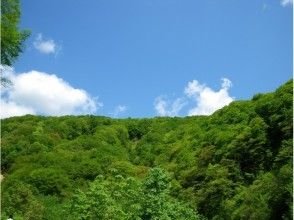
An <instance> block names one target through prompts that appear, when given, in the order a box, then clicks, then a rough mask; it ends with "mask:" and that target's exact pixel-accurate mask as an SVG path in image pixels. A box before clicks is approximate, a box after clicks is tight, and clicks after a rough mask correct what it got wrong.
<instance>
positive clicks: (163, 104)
mask: <svg viewBox="0 0 294 220" xmlns="http://www.w3.org/2000/svg"><path fill="white" fill-rule="evenodd" d="M185 104H186V103H185V101H184V100H183V99H182V98H177V99H176V100H174V101H169V100H167V99H166V98H164V97H162V96H160V97H157V98H156V99H155V102H154V108H155V111H156V112H157V114H158V115H159V116H176V115H178V114H179V112H180V111H181V109H182V108H183V107H184V106H185Z"/></svg>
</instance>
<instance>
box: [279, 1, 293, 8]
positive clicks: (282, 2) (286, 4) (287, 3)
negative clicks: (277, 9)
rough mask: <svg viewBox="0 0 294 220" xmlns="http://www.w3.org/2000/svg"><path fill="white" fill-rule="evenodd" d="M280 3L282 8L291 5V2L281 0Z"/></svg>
mask: <svg viewBox="0 0 294 220" xmlns="http://www.w3.org/2000/svg"><path fill="white" fill-rule="evenodd" d="M280 3H281V5H282V6H283V7H286V6H288V5H292V4H293V0H281V1H280Z"/></svg>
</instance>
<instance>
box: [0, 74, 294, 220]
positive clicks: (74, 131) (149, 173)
mask: <svg viewBox="0 0 294 220" xmlns="http://www.w3.org/2000/svg"><path fill="white" fill-rule="evenodd" d="M292 84H293V82H292V80H290V81H288V82H287V83H285V84H284V85H282V86H281V87H279V88H278V89H277V90H276V91H275V92H273V93H267V94H257V95H255V96H254V97H253V98H252V99H251V100H249V101H234V102H232V103H231V104H230V105H229V106H226V107H224V108H222V109H220V110H218V111H216V112H215V113H214V114H212V115H211V116H193V117H173V118H169V117H155V118H148V119H147V118H146V119H144V118H143V119H132V118H127V119H112V118H108V117H101V116H92V115H86V116H63V117H45V116H32V115H26V116H22V117H12V118H8V119H4V120H1V126H2V129H1V136H2V140H1V144H2V149H1V150H2V152H1V155H2V160H1V168H2V175H3V176H2V184H1V205H2V210H1V211H2V219H7V218H9V217H11V218H13V219H15V220H17V219H31V220H33V219H54V220H57V219H134V220H135V219H143V220H147V219H152V220H155V219H158V220H167V219H183V220H184V219H195V220H196V219H214V220H216V219H244V220H249V219H256V220H262V219H275V220H278V219H292V214H293V209H292V205H293V204H292V160H293V158H292V155H293V154H292V146H293V139H292V137H293V133H292V132H293V130H292V129H293V118H292V117H293V86H292Z"/></svg>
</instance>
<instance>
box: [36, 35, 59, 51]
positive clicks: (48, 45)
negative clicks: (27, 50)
mask: <svg viewBox="0 0 294 220" xmlns="http://www.w3.org/2000/svg"><path fill="white" fill-rule="evenodd" d="M34 46H35V48H36V49H37V50H38V51H39V52H40V53H44V54H50V53H57V51H58V49H59V47H58V46H57V44H56V43H55V42H54V40H52V39H49V40H44V39H43V35H42V34H38V35H37V38H36V40H35V42H34Z"/></svg>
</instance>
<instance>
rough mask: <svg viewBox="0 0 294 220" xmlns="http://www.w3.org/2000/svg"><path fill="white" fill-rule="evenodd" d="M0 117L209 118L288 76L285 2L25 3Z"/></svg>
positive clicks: (289, 8)
mask: <svg viewBox="0 0 294 220" xmlns="http://www.w3.org/2000/svg"><path fill="white" fill-rule="evenodd" d="M21 6H22V17H21V24H20V27H21V28H27V29H30V30H31V36H30V37H29V39H28V40H27V41H26V43H25V45H26V48H25V51H24V53H23V54H21V55H20V56H19V58H18V60H17V62H16V63H15V64H14V66H13V68H8V67H1V68H2V69H3V70H4V72H5V75H6V76H7V77H9V78H10V79H11V81H12V83H13V85H12V86H11V87H10V88H5V89H2V91H1V98H2V99H1V117H2V118H5V117H11V116H15V115H24V114H37V115H57V116H58V115H68V114H74V115H78V114H94V115H105V116H110V117H118V118H124V117H154V116H187V115H209V114H212V113H213V112H214V111H215V110H217V109H219V108H221V107H223V106H225V105H228V104H229V103H230V102H232V101H233V100H241V99H242V100H243V99H250V98H251V97H252V96H253V95H254V94H256V93H264V92H271V91H274V90H275V89H276V88H277V87H279V86H280V85H281V84H283V83H285V82H286V81H287V80H289V79H290V78H292V74H293V72H292V71H293V55H292V51H293V34H292V33H293V32H292V31H293V19H292V15H293V2H292V0H254V1H248V0H223V1H220V0H197V1H195V0H181V1H179V0H139V1H138V0H124V1H121V0H87V1H82V0H75V1H72V0H71V1H70V0H62V1H60V0H42V1H39V0H22V1H21Z"/></svg>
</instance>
